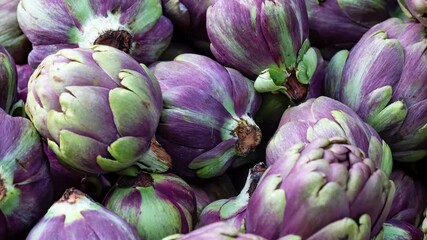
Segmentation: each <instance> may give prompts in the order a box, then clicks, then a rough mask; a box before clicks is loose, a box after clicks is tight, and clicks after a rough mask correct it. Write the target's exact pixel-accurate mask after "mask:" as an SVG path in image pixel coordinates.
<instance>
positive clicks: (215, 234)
mask: <svg viewBox="0 0 427 240" xmlns="http://www.w3.org/2000/svg"><path fill="white" fill-rule="evenodd" d="M178 239H179V240H200V239H215V240H234V239H235V240H265V238H263V237H260V236H256V235H253V234H247V233H246V234H243V233H240V232H239V230H238V229H237V228H235V227H233V226H232V225H229V224H227V223H225V222H217V223H212V224H209V225H207V226H204V227H202V228H199V229H197V230H194V231H192V232H191V233H189V234H186V235H182V234H176V235H172V236H169V237H166V238H164V239H163V240H178Z"/></svg>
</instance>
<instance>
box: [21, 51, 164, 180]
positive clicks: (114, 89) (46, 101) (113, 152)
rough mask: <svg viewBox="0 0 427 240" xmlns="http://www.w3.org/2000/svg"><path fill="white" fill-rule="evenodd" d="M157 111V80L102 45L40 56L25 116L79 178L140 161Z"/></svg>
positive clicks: (155, 165) (157, 165) (154, 166)
mask: <svg viewBox="0 0 427 240" xmlns="http://www.w3.org/2000/svg"><path fill="white" fill-rule="evenodd" d="M161 109H162V101H161V91H160V88H159V85H158V82H157V80H156V78H155V77H154V76H153V75H152V74H151V73H150V71H149V70H148V69H147V68H146V67H145V66H143V65H139V64H138V63H137V62H136V61H135V60H134V59H133V58H131V57H130V56H128V55H127V54H126V53H124V52H122V51H120V50H117V49H115V48H112V47H108V46H94V47H93V48H87V49H81V48H76V49H63V50H61V51H59V52H58V53H56V54H54V55H50V56H49V57H47V58H46V59H45V60H44V61H43V63H42V64H40V65H39V67H38V68H37V69H36V70H35V72H34V74H33V75H32V76H31V79H30V81H29V84H28V97H27V102H26V111H27V113H28V115H29V117H30V119H31V120H32V122H33V123H34V125H35V127H36V129H37V130H38V131H39V132H40V134H41V135H42V136H43V137H44V138H46V139H47V141H48V144H49V147H50V148H51V149H52V150H53V152H54V153H55V154H56V155H57V156H58V159H59V161H60V163H61V164H63V165H65V166H67V167H69V168H71V169H74V170H78V171H81V172H83V173H86V174H99V173H105V172H117V171H121V170H124V169H126V168H128V167H130V166H132V165H133V164H138V165H139V166H140V167H142V168H148V169H151V170H157V171H166V170H167V169H168V167H169V166H168V165H167V164H165V163H163V162H156V161H155V162H152V161H150V159H148V162H146V161H145V160H146V159H144V158H143V155H144V154H145V153H146V152H147V150H148V148H149V147H150V142H151V139H152V138H153V136H154V133H155V130H156V128H157V124H158V122H159V117H160V111H161Z"/></svg>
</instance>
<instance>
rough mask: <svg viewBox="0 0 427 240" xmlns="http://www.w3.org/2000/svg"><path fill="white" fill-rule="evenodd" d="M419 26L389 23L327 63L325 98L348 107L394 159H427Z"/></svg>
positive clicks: (424, 62)
mask: <svg viewBox="0 0 427 240" xmlns="http://www.w3.org/2000/svg"><path fill="white" fill-rule="evenodd" d="M425 31H426V29H425V28H424V27H423V26H422V25H421V24H419V23H411V22H403V21H402V20H400V19H397V18H391V19H388V20H386V21H384V22H382V23H380V24H377V25H375V26H374V27H372V28H371V29H370V30H369V31H368V32H366V34H365V35H364V36H363V37H362V38H361V39H360V41H359V42H358V43H357V44H356V46H354V48H353V49H352V50H351V52H348V51H346V50H343V51H341V52H338V53H337V54H336V55H335V56H334V57H333V58H332V60H331V62H330V64H329V65H328V70H327V74H326V79H325V81H326V87H325V88H326V95H327V96H330V97H332V98H335V99H337V100H339V101H340V102H343V103H344V104H346V105H347V106H349V107H350V108H352V109H353V110H354V111H355V112H356V113H357V114H358V115H359V116H360V117H361V118H362V119H363V120H364V121H366V122H367V123H369V124H370V125H371V126H372V127H373V128H374V129H375V130H376V131H377V132H378V133H379V134H380V136H381V137H382V138H383V139H384V140H385V141H386V142H387V143H388V144H389V146H390V148H391V150H392V153H393V159H394V160H397V161H417V160H421V159H423V158H425V157H426V156H427V147H426V146H427V84H426V79H427V40H426V37H425Z"/></svg>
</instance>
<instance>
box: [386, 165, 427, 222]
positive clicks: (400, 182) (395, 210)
mask: <svg viewBox="0 0 427 240" xmlns="http://www.w3.org/2000/svg"><path fill="white" fill-rule="evenodd" d="M390 179H391V180H393V182H394V185H395V186H396V194H395V196H394V199H393V204H392V205H391V210H390V213H389V215H388V217H387V219H388V220H399V221H403V222H407V223H410V224H413V225H415V226H418V224H419V223H420V222H421V220H422V213H423V210H424V209H425V208H426V207H427V191H426V189H425V187H424V185H423V184H422V183H421V182H419V181H417V180H415V179H413V178H412V177H410V176H409V175H407V174H406V173H405V172H404V171H402V170H394V171H393V172H392V173H391V175H390Z"/></svg>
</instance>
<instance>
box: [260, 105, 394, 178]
mask: <svg viewBox="0 0 427 240" xmlns="http://www.w3.org/2000/svg"><path fill="white" fill-rule="evenodd" d="M331 137H344V138H346V139H347V140H348V141H349V143H350V144H352V145H355V146H357V147H358V148H360V149H362V151H363V152H364V154H365V156H367V157H369V158H370V159H371V160H372V161H373V162H374V163H375V165H376V166H377V167H378V168H381V169H382V170H384V171H385V172H386V173H387V174H390V173H391V169H392V165H393V164H392V158H391V151H390V148H389V147H388V145H387V144H386V143H385V142H384V141H383V140H382V139H381V138H380V137H379V136H378V133H377V132H375V130H374V129H373V128H372V127H370V126H369V125H368V124H366V123H365V122H363V121H362V120H361V119H360V118H359V117H358V116H357V114H356V113H355V112H354V111H353V110H351V109H350V108H349V107H347V106H345V105H344V104H342V103H340V102H338V101H336V100H334V99H331V98H328V97H318V98H312V99H309V100H307V101H306V102H304V103H302V104H300V105H298V106H295V107H291V108H288V109H287V110H286V111H285V112H284V113H283V115H282V118H281V120H280V123H279V127H278V129H277V131H276V133H275V134H274V136H273V137H272V138H271V139H270V142H269V143H268V146H267V150H266V162H267V166H270V165H272V164H273V163H275V162H276V161H278V160H279V159H281V158H282V155H283V154H284V153H285V152H286V151H287V150H288V149H290V148H291V147H292V146H293V145H295V144H299V143H309V142H312V141H315V140H316V139H317V138H331Z"/></svg>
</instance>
